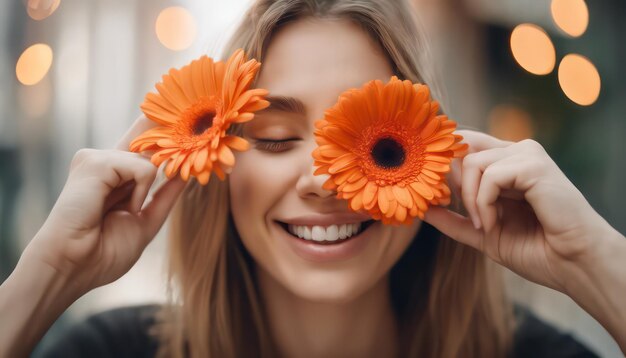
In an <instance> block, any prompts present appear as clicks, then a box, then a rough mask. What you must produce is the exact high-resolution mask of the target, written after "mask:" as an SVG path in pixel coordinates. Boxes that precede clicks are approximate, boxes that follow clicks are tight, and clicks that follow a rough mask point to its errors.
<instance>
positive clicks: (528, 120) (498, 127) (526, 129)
mask: <svg viewBox="0 0 626 358" xmlns="http://www.w3.org/2000/svg"><path fill="white" fill-rule="evenodd" d="M489 133H491V134H492V135H493V136H495V137H497V138H500V139H503V140H510V141H513V142H519V141H520V140H523V139H528V138H532V137H533V135H534V130H533V121H532V117H531V116H530V114H529V113H528V112H527V111H526V110H524V109H522V108H520V107H518V106H515V105H510V104H501V105H498V106H496V107H494V108H493V109H492V110H491V112H489Z"/></svg>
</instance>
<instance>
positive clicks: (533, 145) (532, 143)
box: [518, 139, 545, 153]
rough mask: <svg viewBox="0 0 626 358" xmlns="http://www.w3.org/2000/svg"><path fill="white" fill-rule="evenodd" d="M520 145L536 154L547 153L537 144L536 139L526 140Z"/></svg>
mask: <svg viewBox="0 0 626 358" xmlns="http://www.w3.org/2000/svg"><path fill="white" fill-rule="evenodd" d="M518 144H520V145H521V146H523V147H524V148H527V149H529V150H531V151H534V152H537V153H544V152H545V149H544V148H543V146H542V145H541V143H539V142H537V141H536V140H534V139H524V140H522V141H520V142H518Z"/></svg>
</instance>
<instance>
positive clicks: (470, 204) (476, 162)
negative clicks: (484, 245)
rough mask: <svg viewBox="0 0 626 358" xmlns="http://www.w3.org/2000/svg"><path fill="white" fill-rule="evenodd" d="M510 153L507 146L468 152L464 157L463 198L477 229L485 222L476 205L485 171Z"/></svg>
mask: <svg viewBox="0 0 626 358" xmlns="http://www.w3.org/2000/svg"><path fill="white" fill-rule="evenodd" d="M509 155H510V152H509V151H508V150H506V148H493V149H486V150H483V151H481V152H477V153H472V154H468V155H467V156H465V158H463V162H462V169H461V172H462V178H461V198H462V200H463V205H464V206H465V208H466V209H467V212H468V213H469V215H470V218H471V219H472V222H473V223H474V227H475V228H476V229H479V228H480V227H481V225H482V224H484V223H481V220H480V219H481V217H480V215H479V213H478V208H477V206H476V196H477V195H478V188H479V185H480V180H481V177H482V175H483V171H485V169H486V168H487V167H488V166H490V165H491V164H493V163H495V162H497V161H499V160H501V159H503V158H506V157H507V156H509Z"/></svg>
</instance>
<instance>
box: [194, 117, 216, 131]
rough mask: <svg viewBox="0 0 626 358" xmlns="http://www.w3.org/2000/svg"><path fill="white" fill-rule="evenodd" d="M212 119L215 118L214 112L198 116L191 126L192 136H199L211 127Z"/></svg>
mask: <svg viewBox="0 0 626 358" xmlns="http://www.w3.org/2000/svg"><path fill="white" fill-rule="evenodd" d="M213 118H215V112H206V113H205V114H203V115H202V116H200V117H199V118H198V119H197V120H196V123H195V124H194V125H193V134H194V135H200V134H202V133H204V131H205V130H207V129H208V128H211V126H212V125H213Z"/></svg>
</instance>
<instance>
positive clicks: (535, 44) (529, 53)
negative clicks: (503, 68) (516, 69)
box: [511, 24, 556, 75]
mask: <svg viewBox="0 0 626 358" xmlns="http://www.w3.org/2000/svg"><path fill="white" fill-rule="evenodd" d="M511 51H512V52H513V57H514V58H515V60H516V61H517V63H519V65H520V66H522V68H523V69H525V70H526V71H528V72H530V73H533V74H535V75H546V74H548V73H550V72H552V70H553V69H554V64H555V62H556V51H555V50H554V45H553V44H552V41H550V38H549V37H548V34H546V32H545V31H544V30H543V29H542V28H541V27H539V26H537V25H533V24H521V25H518V26H517V27H515V29H513V32H512V33H511Z"/></svg>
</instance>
